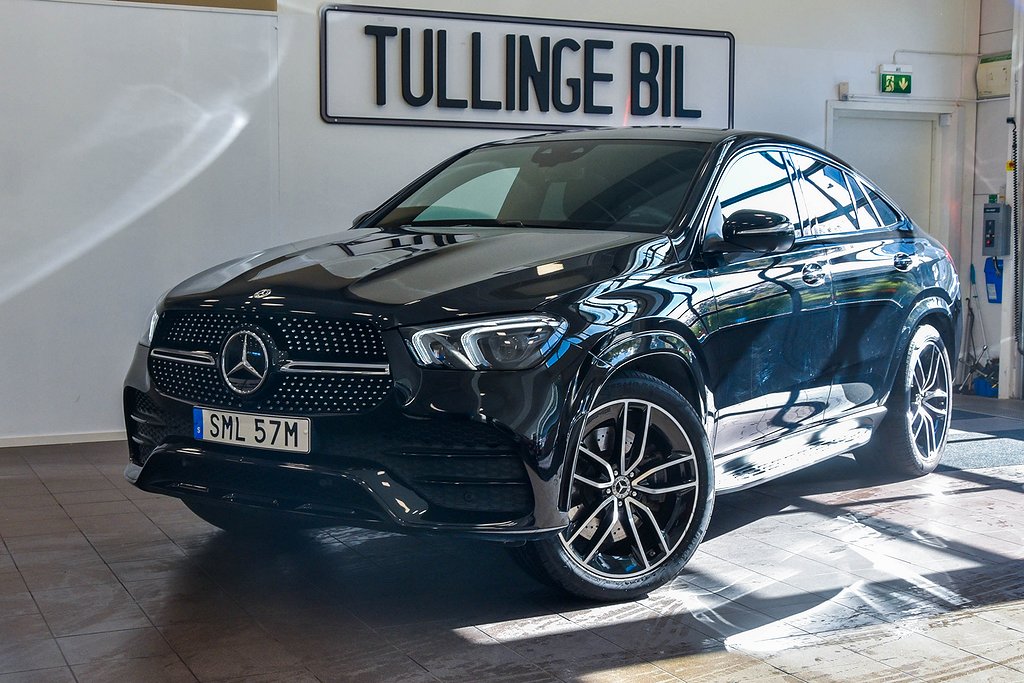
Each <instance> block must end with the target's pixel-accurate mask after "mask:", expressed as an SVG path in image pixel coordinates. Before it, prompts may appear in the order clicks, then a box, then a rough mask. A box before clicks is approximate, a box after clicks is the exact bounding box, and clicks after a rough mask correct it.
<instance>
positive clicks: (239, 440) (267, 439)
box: [192, 408, 309, 453]
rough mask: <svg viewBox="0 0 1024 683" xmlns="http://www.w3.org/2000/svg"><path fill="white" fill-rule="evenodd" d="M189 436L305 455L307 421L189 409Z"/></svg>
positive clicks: (307, 448) (205, 409)
mask: <svg viewBox="0 0 1024 683" xmlns="http://www.w3.org/2000/svg"><path fill="white" fill-rule="evenodd" d="M192 435H193V436H194V437H195V438H196V439H198V440H200V441H214V442H216V443H227V444H231V445H232V446H245V447H247V448H266V449H268V450H274V451H290V452H294V453H309V420H308V419H307V418H304V417H278V416H276V415H252V414H250V413H234V412H229V411H226V410H210V409H209V408H193V409H192Z"/></svg>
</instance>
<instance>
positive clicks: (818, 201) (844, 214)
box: [792, 153, 857, 235]
mask: <svg viewBox="0 0 1024 683" xmlns="http://www.w3.org/2000/svg"><path fill="white" fill-rule="evenodd" d="M792 158H793V164H794V165H795V166H796V170H797V182H798V183H799V184H800V189H801V190H802V191H803V195H804V203H805V204H806V206H807V212H808V214H809V216H810V219H811V221H813V222H814V223H815V225H814V227H813V228H812V231H813V232H814V234H816V235H837V234H841V233H847V232H853V231H854V230H856V229H857V223H856V219H855V218H854V216H855V215H856V212H855V210H854V206H853V196H852V195H851V194H850V188H849V187H848V186H847V184H846V175H845V174H844V173H843V172H842V171H840V170H839V169H838V168H836V167H835V166H832V165H831V164H827V163H825V162H824V161H821V160H819V159H814V158H812V157H809V156H805V155H803V154H799V153H793V154H792Z"/></svg>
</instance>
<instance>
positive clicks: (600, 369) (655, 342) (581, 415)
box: [559, 328, 713, 510]
mask: <svg viewBox="0 0 1024 683" xmlns="http://www.w3.org/2000/svg"><path fill="white" fill-rule="evenodd" d="M699 348H700V347H699V346H698V345H697V344H696V342H695V340H694V341H691V340H688V339H686V337H685V336H684V335H683V334H681V333H679V332H677V331H672V330H665V329H642V328H641V329H640V330H636V329H631V330H625V329H620V330H618V331H616V332H612V333H609V334H608V335H607V336H606V337H605V338H604V339H602V340H601V341H600V342H599V343H598V344H597V345H595V347H594V348H593V349H591V351H590V356H591V358H590V362H589V363H588V364H587V365H586V367H585V368H584V369H583V370H582V372H581V375H580V381H579V383H578V385H577V386H578V389H579V391H578V392H577V394H576V395H575V400H574V401H573V409H572V412H573V418H572V422H571V425H570V428H569V430H568V436H567V440H566V445H567V450H568V453H567V455H569V454H572V455H573V457H567V458H566V461H565V471H564V473H563V477H562V490H561V492H560V496H559V502H560V509H562V510H565V509H567V506H568V497H569V489H570V486H571V483H572V468H573V466H574V464H573V458H574V454H575V451H576V448H577V446H578V444H579V442H580V439H581V438H582V436H583V434H582V431H583V426H584V424H585V422H586V416H587V414H588V413H589V412H590V410H591V408H592V407H593V406H594V403H595V401H596V400H597V396H598V394H599V393H600V391H601V388H602V387H603V386H604V385H605V384H606V383H607V382H608V381H609V380H610V379H611V378H612V377H613V376H614V375H615V374H616V373H618V372H621V371H624V370H637V371H640V372H645V373H647V374H649V375H651V376H653V377H656V378H658V379H661V380H662V381H664V382H665V383H666V384H668V385H670V386H672V387H673V388H674V389H676V390H677V391H679V393H680V394H682V395H683V396H684V397H685V398H686V399H687V400H688V401H690V402H691V404H692V405H693V408H694V410H695V411H696V412H697V414H698V415H699V416H702V421H703V422H704V424H705V430H707V433H708V436H709V439H710V437H711V436H712V429H713V419H712V415H713V400H712V397H711V395H710V392H709V391H708V389H707V382H706V381H705V377H706V368H705V364H704V362H703V360H702V357H701V356H700V354H699Z"/></svg>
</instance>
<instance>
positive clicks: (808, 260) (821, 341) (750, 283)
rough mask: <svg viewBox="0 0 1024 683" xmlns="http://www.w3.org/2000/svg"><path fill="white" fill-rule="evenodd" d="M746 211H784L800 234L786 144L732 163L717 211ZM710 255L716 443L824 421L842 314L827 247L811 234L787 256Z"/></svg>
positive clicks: (762, 437) (733, 444)
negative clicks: (834, 293)
mask: <svg viewBox="0 0 1024 683" xmlns="http://www.w3.org/2000/svg"><path fill="white" fill-rule="evenodd" d="M741 209H748V210H761V211H771V212H774V213H779V214H783V215H785V216H787V217H789V218H790V219H791V221H792V222H793V223H794V225H795V226H797V227H798V232H799V225H800V223H801V216H800V213H799V210H798V208H797V202H796V197H795V195H794V190H793V185H792V169H791V168H790V166H789V165H788V164H787V162H786V155H785V153H784V152H783V151H782V150H781V149H778V148H775V149H771V148H766V149H759V150H756V151H753V152H746V153H742V156H740V157H739V158H737V159H736V160H734V161H733V162H732V163H731V165H730V166H729V168H728V169H727V170H726V172H725V174H724V175H723V177H722V180H721V181H720V183H719V185H718V188H717V199H716V204H715V209H714V211H713V214H714V212H720V214H721V216H722V217H724V218H727V217H728V216H729V215H731V214H732V213H733V212H735V211H738V210H741ZM712 220H716V219H715V218H712ZM709 258H710V259H711V262H710V263H709V269H708V275H709V277H710V282H711V286H712V289H713V290H714V294H715V312H714V314H712V315H711V316H710V317H709V319H708V325H709V333H710V334H709V338H708V340H707V343H706V345H705V349H706V357H707V360H708V366H709V375H710V385H711V386H710V388H711V391H712V395H713V398H714V401H715V405H716V409H717V411H716V412H717V415H716V417H717V419H716V424H717V429H716V433H715V446H714V448H715V453H716V454H717V455H723V454H727V453H730V452H733V451H736V450H739V449H741V448H743V447H745V446H749V445H752V444H755V443H759V442H765V441H770V440H772V439H775V438H778V437H780V436H783V435H785V434H787V433H789V432H792V431H794V430H796V429H799V428H801V427H805V426H807V425H810V424H813V423H815V422H818V421H820V420H821V419H822V416H823V414H824V409H825V405H826V401H827V398H828V393H829V385H830V378H829V376H828V374H827V373H826V372H825V371H824V369H825V365H826V363H827V362H828V360H829V359H830V358H831V357H832V356H833V354H834V351H835V348H834V346H835V311H834V307H833V305H832V290H831V278H830V274H829V269H828V253H827V249H826V248H825V247H822V246H820V245H817V244H815V243H813V242H809V241H807V240H806V239H802V238H799V237H798V240H797V246H796V247H794V249H792V250H791V251H789V252H786V253H783V254H758V253H734V254H725V255H713V256H709Z"/></svg>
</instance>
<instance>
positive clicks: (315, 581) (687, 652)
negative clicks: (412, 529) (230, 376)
mask: <svg viewBox="0 0 1024 683" xmlns="http://www.w3.org/2000/svg"><path fill="white" fill-rule="evenodd" d="M956 408H957V411H956V413H955V416H954V417H955V421H954V427H956V428H957V431H955V432H953V434H952V436H951V443H950V446H949V448H948V456H947V460H946V463H947V466H945V467H944V468H943V469H941V470H940V471H939V472H936V473H934V474H932V475H930V476H928V477H924V478H922V479H917V480H912V481H902V482H900V481H883V480H879V479H873V478H869V477H867V476H865V475H864V474H863V473H862V472H861V471H860V470H859V469H858V468H857V466H856V464H855V463H854V462H853V461H852V460H851V459H849V458H840V459H836V460H833V461H831V462H828V463H824V464H822V465H819V466H817V467H815V468H812V469H810V470H807V471H805V472H802V473H799V474H797V475H794V476H791V477H788V478H786V479H783V480H780V481H778V482H776V483H773V484H770V485H766V486H763V487H760V488H757V489H753V490H751V491H747V492H743V493H739V494H734V495H730V496H724V497H722V498H720V499H719V501H718V506H717V508H716V511H715V516H714V520H713V523H712V529H711V531H710V533H709V535H708V538H707V540H706V541H705V542H704V544H703V545H702V546H701V549H700V551H699V552H698V554H697V555H696V556H695V558H694V560H693V561H692V562H691V563H690V564H689V566H688V567H687V568H686V570H684V572H683V574H681V575H680V576H679V578H678V579H677V580H676V581H675V582H674V583H672V584H671V585H670V586H667V587H665V588H663V589H661V590H659V591H657V592H655V593H652V594H651V595H650V596H649V597H648V598H646V599H644V600H640V601H637V602H632V603H625V604H618V605H592V604H587V603H581V602H579V601H574V600H571V599H568V598H566V597H564V596H562V595H561V594H558V593H555V592H553V591H551V590H549V589H547V588H545V587H544V586H541V585H540V584H538V583H536V582H534V581H533V580H532V579H530V578H528V577H527V576H526V575H524V574H523V573H522V572H521V571H520V570H519V569H518V568H517V567H516V566H515V565H514V564H513V563H512V562H511V561H509V559H508V558H507V557H506V555H505V553H504V551H503V550H502V549H501V548H500V547H498V546H495V545H491V544H487V543H482V542H469V541H447V540H443V539H440V540H439V539H421V538H408V537H402V536H394V535H388V534H380V533H373V532H366V531H354V530H343V529H339V530H332V531H330V532H325V533H321V534H319V535H317V536H315V537H312V538H306V539H300V540H297V541H295V542H293V543H291V544H289V545H284V546H282V545H280V544H278V545H272V544H267V543H259V542H242V541H237V540H233V539H231V538H228V537H227V536H226V535H225V534H223V533H221V532H219V531H217V530H216V529H214V528H212V527H210V526H208V525H207V524H205V523H204V522H202V521H200V520H198V519H197V518H195V517H194V516H193V515H192V514H191V513H190V512H188V511H187V510H186V509H185V508H184V507H183V506H182V505H181V504H180V503H179V502H177V501H175V500H171V499H167V498H163V497H160V496H154V495H149V494H145V493H142V492H139V491H137V490H135V489H133V488H131V487H129V486H128V485H127V484H126V483H125V482H124V480H123V479H122V478H121V471H122V468H123V464H124V460H125V448H124V446H123V445H122V444H117V443H106V444H88V445H79V446H59V447H57V446H54V447H38V448H19V449H6V450H0V541H2V544H0V683H3V682H7V681H63V680H68V681H71V680H78V681H113V680H127V681H146V682H147V683H149V682H156V681H165V680H166V681H191V680H196V679H198V680H201V681H215V680H246V681H278V680H280V681H316V680H322V681H389V682H390V681H433V680H444V681H449V680H451V681H482V680H502V681H505V680H507V681H523V682H527V681H553V680H565V681H676V680H685V681H745V680H757V681H760V682H762V683H769V682H772V681H805V680H806V681H844V682H845V681H900V680H928V681H946V680H955V681H1024V643H1022V639H1024V546H1022V540H1024V505H1022V503H1024V409H1022V406H1021V404H1019V403H1010V402H1005V401H1002V402H996V401H994V400H985V399H969V398H963V399H961V397H958V400H957V403H956Z"/></svg>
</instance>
